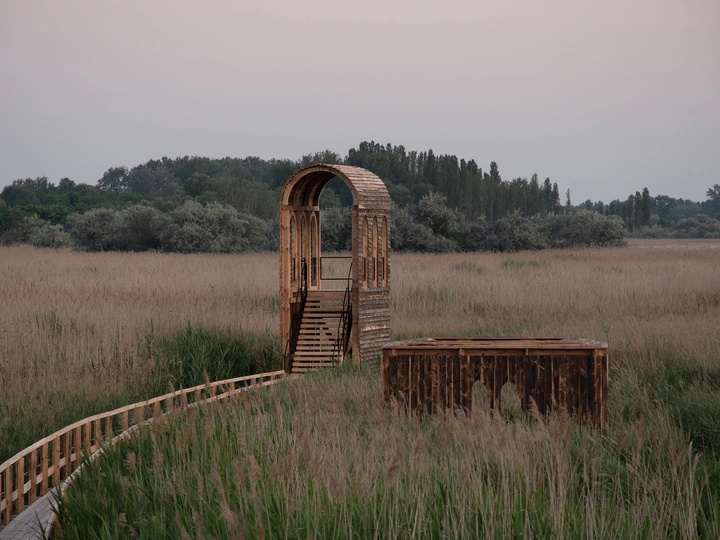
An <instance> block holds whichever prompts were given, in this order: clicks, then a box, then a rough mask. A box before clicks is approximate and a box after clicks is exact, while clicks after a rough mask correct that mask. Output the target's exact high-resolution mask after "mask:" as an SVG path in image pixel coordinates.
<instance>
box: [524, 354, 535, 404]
mask: <svg viewBox="0 0 720 540" xmlns="http://www.w3.org/2000/svg"><path fill="white" fill-rule="evenodd" d="M523 375H524V381H525V382H524V388H523V390H524V392H523V395H522V396H521V397H520V399H521V400H522V407H523V410H524V411H527V410H529V407H530V398H531V397H532V398H533V399H535V398H536V392H537V386H536V383H537V357H535V356H533V357H525V361H524V362H523Z"/></svg>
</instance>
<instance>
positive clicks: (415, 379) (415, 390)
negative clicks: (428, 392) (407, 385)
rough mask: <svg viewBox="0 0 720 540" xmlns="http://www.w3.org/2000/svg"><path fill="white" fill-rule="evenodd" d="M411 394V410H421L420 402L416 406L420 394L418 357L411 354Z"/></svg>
mask: <svg viewBox="0 0 720 540" xmlns="http://www.w3.org/2000/svg"><path fill="white" fill-rule="evenodd" d="M411 358H412V362H413V366H412V384H411V387H412V394H411V398H410V408H411V410H412V411H413V412H419V410H422V404H420V405H419V406H418V403H419V402H420V400H419V394H420V361H421V360H420V358H418V357H417V356H416V355H413V356H412V357H411Z"/></svg>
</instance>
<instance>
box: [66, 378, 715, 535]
mask: <svg viewBox="0 0 720 540" xmlns="http://www.w3.org/2000/svg"><path fill="white" fill-rule="evenodd" d="M380 396H381V391H380V384H379V372H378V370H377V368H373V367H370V368H363V369H360V370H357V369H353V368H348V367H343V368H341V369H340V372H339V373H338V372H335V373H327V372H325V373H320V374H314V375H310V376H307V377H303V378H301V379H297V380H293V381H290V382H289V383H284V384H281V385H278V386H275V387H272V388H269V389H264V390H262V391H259V392H258V391H256V392H251V393H249V394H246V395H243V396H241V398H240V399H239V400H237V401H236V402H234V403H231V404H228V405H227V406H221V407H210V408H209V409H206V410H197V409H193V410H190V411H187V412H185V413H180V414H177V415H175V416H173V417H171V418H170V419H169V421H168V422H167V423H163V424H161V425H155V426H153V428H152V430H148V431H145V432H143V433H140V434H139V435H138V436H137V437H135V438H133V439H132V440H131V441H129V442H125V443H122V444H121V445H119V446H118V447H117V448H116V449H115V450H114V451H112V452H110V453H109V454H108V455H107V457H105V458H104V459H102V460H99V461H98V462H97V463H96V464H94V465H93V466H92V467H91V468H90V469H88V470H87V471H85V472H84V474H83V475H82V476H81V477H80V478H79V479H78V481H77V483H76V484H75V485H74V486H73V487H72V488H71V489H70V490H69V491H68V493H67V497H66V498H65V499H64V500H63V503H62V504H61V506H60V510H59V514H60V523H61V526H62V531H63V534H62V537H63V538H84V537H85V535H86V534H87V531H94V532H96V533H97V534H98V536H99V537H101V538H131V537H136V536H139V537H147V538H157V537H171V538H208V537H213V538H536V537H539V538H550V537H558V538H566V537H571V538H579V537H583V538H688V537H692V536H695V535H696V534H700V535H706V536H708V537H713V538H714V537H717V535H718V534H719V533H720V512H719V510H718V508H717V503H718V502H720V499H718V497H717V493H710V492H709V488H708V485H707V484H706V483H704V482H703V481H702V477H701V475H700V474H699V469H698V456H697V454H695V453H694V452H693V450H692V447H691V446H689V445H688V444H687V442H686V441H685V440H684V438H683V437H682V436H681V433H680V432H678V431H677V430H676V429H674V427H673V425H672V423H671V422H669V421H668V417H667V415H664V414H662V413H661V414H660V415H659V417H658V418H656V419H655V421H653V422H652V423H651V424H649V423H646V422H645V421H643V420H637V421H633V422H615V423H614V424H613V426H612V427H611V430H610V433H609V435H608V436H607V437H601V436H599V434H598V433H596V432H594V431H592V430H589V429H587V428H585V427H578V426H577V425H576V424H575V423H574V422H572V421H570V420H569V419H568V418H565V417H562V416H557V415H556V416H552V417H550V419H549V420H548V421H547V422H544V421H536V420H535V419H532V418H523V419H522V420H518V421H510V422H508V421H506V420H503V419H501V418H499V417H498V416H496V415H494V414H493V413H492V412H491V411H490V410H489V409H487V408H485V409H482V408H478V409H476V410H474V411H473V412H472V413H471V414H470V415H469V416H467V417H466V416H465V415H462V414H461V415H459V416H455V415H453V414H447V415H436V416H433V417H429V418H417V417H410V418H409V417H407V416H406V415H405V414H404V413H402V412H399V411H397V410H395V409H393V408H384V407H383V406H382V405H381V399H380ZM703 499H705V500H709V501H711V502H712V504H707V505H705V506H703V505H702V503H701V501H702V500H703Z"/></svg>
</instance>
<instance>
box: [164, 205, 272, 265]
mask: <svg viewBox="0 0 720 540" xmlns="http://www.w3.org/2000/svg"><path fill="white" fill-rule="evenodd" d="M158 227H159V237H160V241H161V243H162V247H163V249H164V250H166V251H177V252H181V253H199V252H210V253H240V252H243V251H258V250H260V249H262V248H263V247H264V246H265V244H266V243H267V225H266V224H265V222H264V221H262V220H261V219H259V218H256V217H255V216H251V215H249V214H241V213H239V212H238V211H237V210H235V209H234V208H232V207H230V206H226V205H223V204H219V203H210V204H208V205H207V206H202V205H201V204H200V203H197V202H195V201H187V202H186V203H185V204H183V205H182V206H181V207H179V208H177V209H176V210H173V211H172V212H170V213H169V214H168V215H167V216H165V217H164V219H162V220H161V221H160V223H159V225H158Z"/></svg>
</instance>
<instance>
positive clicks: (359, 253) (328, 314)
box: [280, 163, 391, 373]
mask: <svg viewBox="0 0 720 540" xmlns="http://www.w3.org/2000/svg"><path fill="white" fill-rule="evenodd" d="M336 177H337V178H340V179H342V180H343V181H344V182H345V183H346V184H347V186H348V188H349V189H350V191H351V192H352V195H353V208H352V239H351V243H350V246H349V247H350V248H351V251H352V253H350V254H349V255H348V256H347V257H346V258H347V259H350V261H348V265H349V271H348V275H347V278H346V279H337V278H332V280H325V278H323V275H322V269H323V264H322V263H323V259H324V258H343V257H341V256H324V255H323V253H322V246H321V238H322V234H321V231H322V222H321V217H322V215H321V211H320V195H321V193H322V190H323V188H324V187H325V186H326V185H327V184H328V183H329V182H330V181H332V180H333V179H334V178H336ZM390 208H391V203H390V196H389V195H388V192H387V189H386V188H385V184H383V182H382V180H381V179H380V178H378V177H377V176H376V175H375V174H373V173H371V172H370V171H368V170H365V169H362V168H360V167H351V166H347V165H333V164H323V163H318V164H315V165H310V166H308V167H305V168H302V169H300V170H298V171H296V172H295V173H294V174H293V175H292V176H291V177H290V179H289V180H288V181H287V182H286V184H285V187H284V188H283V191H282V193H281V195H280V338H281V343H282V344H283V351H284V352H283V363H284V367H285V370H286V371H287V372H288V373H300V372H304V371H309V370H312V369H317V368H318V367H323V366H326V365H328V366H329V365H333V364H336V363H340V362H342V361H343V360H344V359H346V358H348V357H352V360H353V361H355V362H361V361H363V362H366V361H371V362H372V361H378V359H379V358H380V356H381V353H382V346H383V345H384V344H385V343H387V342H388V341H389V340H390V225H391V224H390ZM338 291H339V292H340V296H339V297H337V298H336V297H335V295H334V293H335V292H338ZM343 293H346V294H344V295H343ZM338 298H339V299H338Z"/></svg>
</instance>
